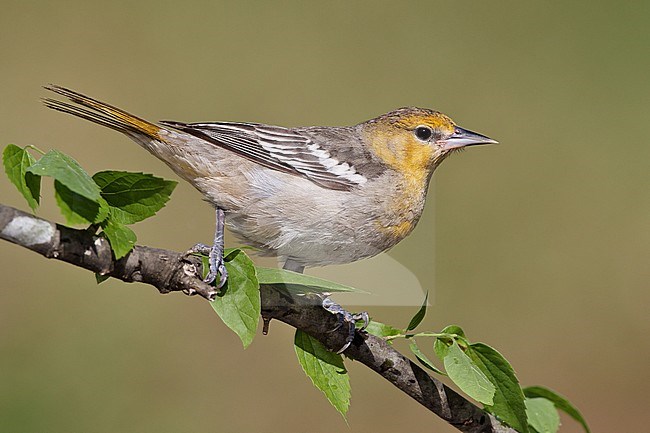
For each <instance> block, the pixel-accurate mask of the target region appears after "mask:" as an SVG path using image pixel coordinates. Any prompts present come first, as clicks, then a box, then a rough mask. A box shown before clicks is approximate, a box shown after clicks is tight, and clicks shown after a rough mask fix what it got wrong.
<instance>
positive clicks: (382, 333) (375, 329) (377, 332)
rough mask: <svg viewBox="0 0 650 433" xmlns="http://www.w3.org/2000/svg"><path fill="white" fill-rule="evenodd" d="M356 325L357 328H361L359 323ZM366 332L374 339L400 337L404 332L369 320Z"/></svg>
mask: <svg viewBox="0 0 650 433" xmlns="http://www.w3.org/2000/svg"><path fill="white" fill-rule="evenodd" d="M358 323H359V326H361V323H360V321H359V322H358ZM366 332H368V334H371V335H374V336H376V337H381V338H384V337H390V336H392V335H400V334H402V333H403V332H404V331H402V330H401V329H397V328H393V327H392V326H390V325H386V324H384V323H381V322H376V321H374V320H371V321H370V323H368V326H367V327H366Z"/></svg>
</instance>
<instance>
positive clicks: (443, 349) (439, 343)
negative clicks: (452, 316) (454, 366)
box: [433, 325, 466, 361]
mask: <svg viewBox="0 0 650 433" xmlns="http://www.w3.org/2000/svg"><path fill="white" fill-rule="evenodd" d="M440 333H441V334H456V335H458V336H459V337H460V338H462V339H463V340H466V339H465V332H464V331H463V329H462V328H461V327H460V326H456V325H449V326H447V327H445V329H443V330H442V331H440ZM452 343H453V341H452V339H449V338H443V337H438V338H436V341H435V342H434V343H433V351H434V352H435V354H436V356H437V357H438V359H440V360H441V361H442V360H443V359H445V356H447V353H448V352H449V346H451V344H452Z"/></svg>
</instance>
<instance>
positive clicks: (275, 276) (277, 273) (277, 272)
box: [257, 267, 366, 294]
mask: <svg viewBox="0 0 650 433" xmlns="http://www.w3.org/2000/svg"><path fill="white" fill-rule="evenodd" d="M257 278H258V279H259V282H260V284H269V285H272V284H281V285H284V286H286V287H287V289H289V290H290V291H291V292H294V293H300V294H304V293H330V292H360V293H366V292H364V291H363V290H359V289H355V288H354V287H350V286H345V285H343V284H339V283H335V282H333V281H328V280H325V279H323V278H318V277H313V276H311V275H305V274H300V273H298V272H293V271H288V270H286V269H276V268H261V267H258V268H257Z"/></svg>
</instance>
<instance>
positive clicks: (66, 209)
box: [54, 180, 109, 225]
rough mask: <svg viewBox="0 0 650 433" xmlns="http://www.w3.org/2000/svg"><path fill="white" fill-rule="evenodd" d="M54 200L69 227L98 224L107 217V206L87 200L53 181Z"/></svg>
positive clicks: (100, 200) (100, 201) (102, 202)
mask: <svg viewBox="0 0 650 433" xmlns="http://www.w3.org/2000/svg"><path fill="white" fill-rule="evenodd" d="M54 198H55V200H56V204H57V205H58V206H59V209H60V210H61V213H62V214H63V216H64V217H65V220H66V222H67V223H68V224H69V225H84V224H95V223H100V222H102V221H104V220H105V219H106V217H108V211H109V208H108V204H106V202H105V201H104V199H102V198H101V197H100V198H99V202H97V201H94V200H90V199H87V198H86V197H84V196H82V195H81V194H77V193H76V192H74V191H72V190H71V189H69V188H68V187H66V186H65V185H64V184H62V183H61V182H59V181H58V180H55V181H54Z"/></svg>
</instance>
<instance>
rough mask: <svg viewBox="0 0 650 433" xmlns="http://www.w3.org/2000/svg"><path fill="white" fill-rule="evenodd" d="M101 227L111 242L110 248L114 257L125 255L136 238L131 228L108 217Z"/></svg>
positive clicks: (119, 257) (118, 257)
mask: <svg viewBox="0 0 650 433" xmlns="http://www.w3.org/2000/svg"><path fill="white" fill-rule="evenodd" d="M103 229H104V234H105V235H106V237H107V238H108V240H109V242H110V243H111V249H112V250H113V254H114V255H115V258H116V259H121V258H122V257H124V256H126V255H127V254H128V253H129V251H131V250H132V249H133V246H134V245H135V242H136V241H137V240H138V238H137V237H136V235H135V233H134V232H133V230H131V229H130V228H128V227H127V226H125V225H124V224H120V223H117V222H115V221H113V220H112V219H110V218H109V220H108V222H107V223H106V225H105V226H104V227H103Z"/></svg>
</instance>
